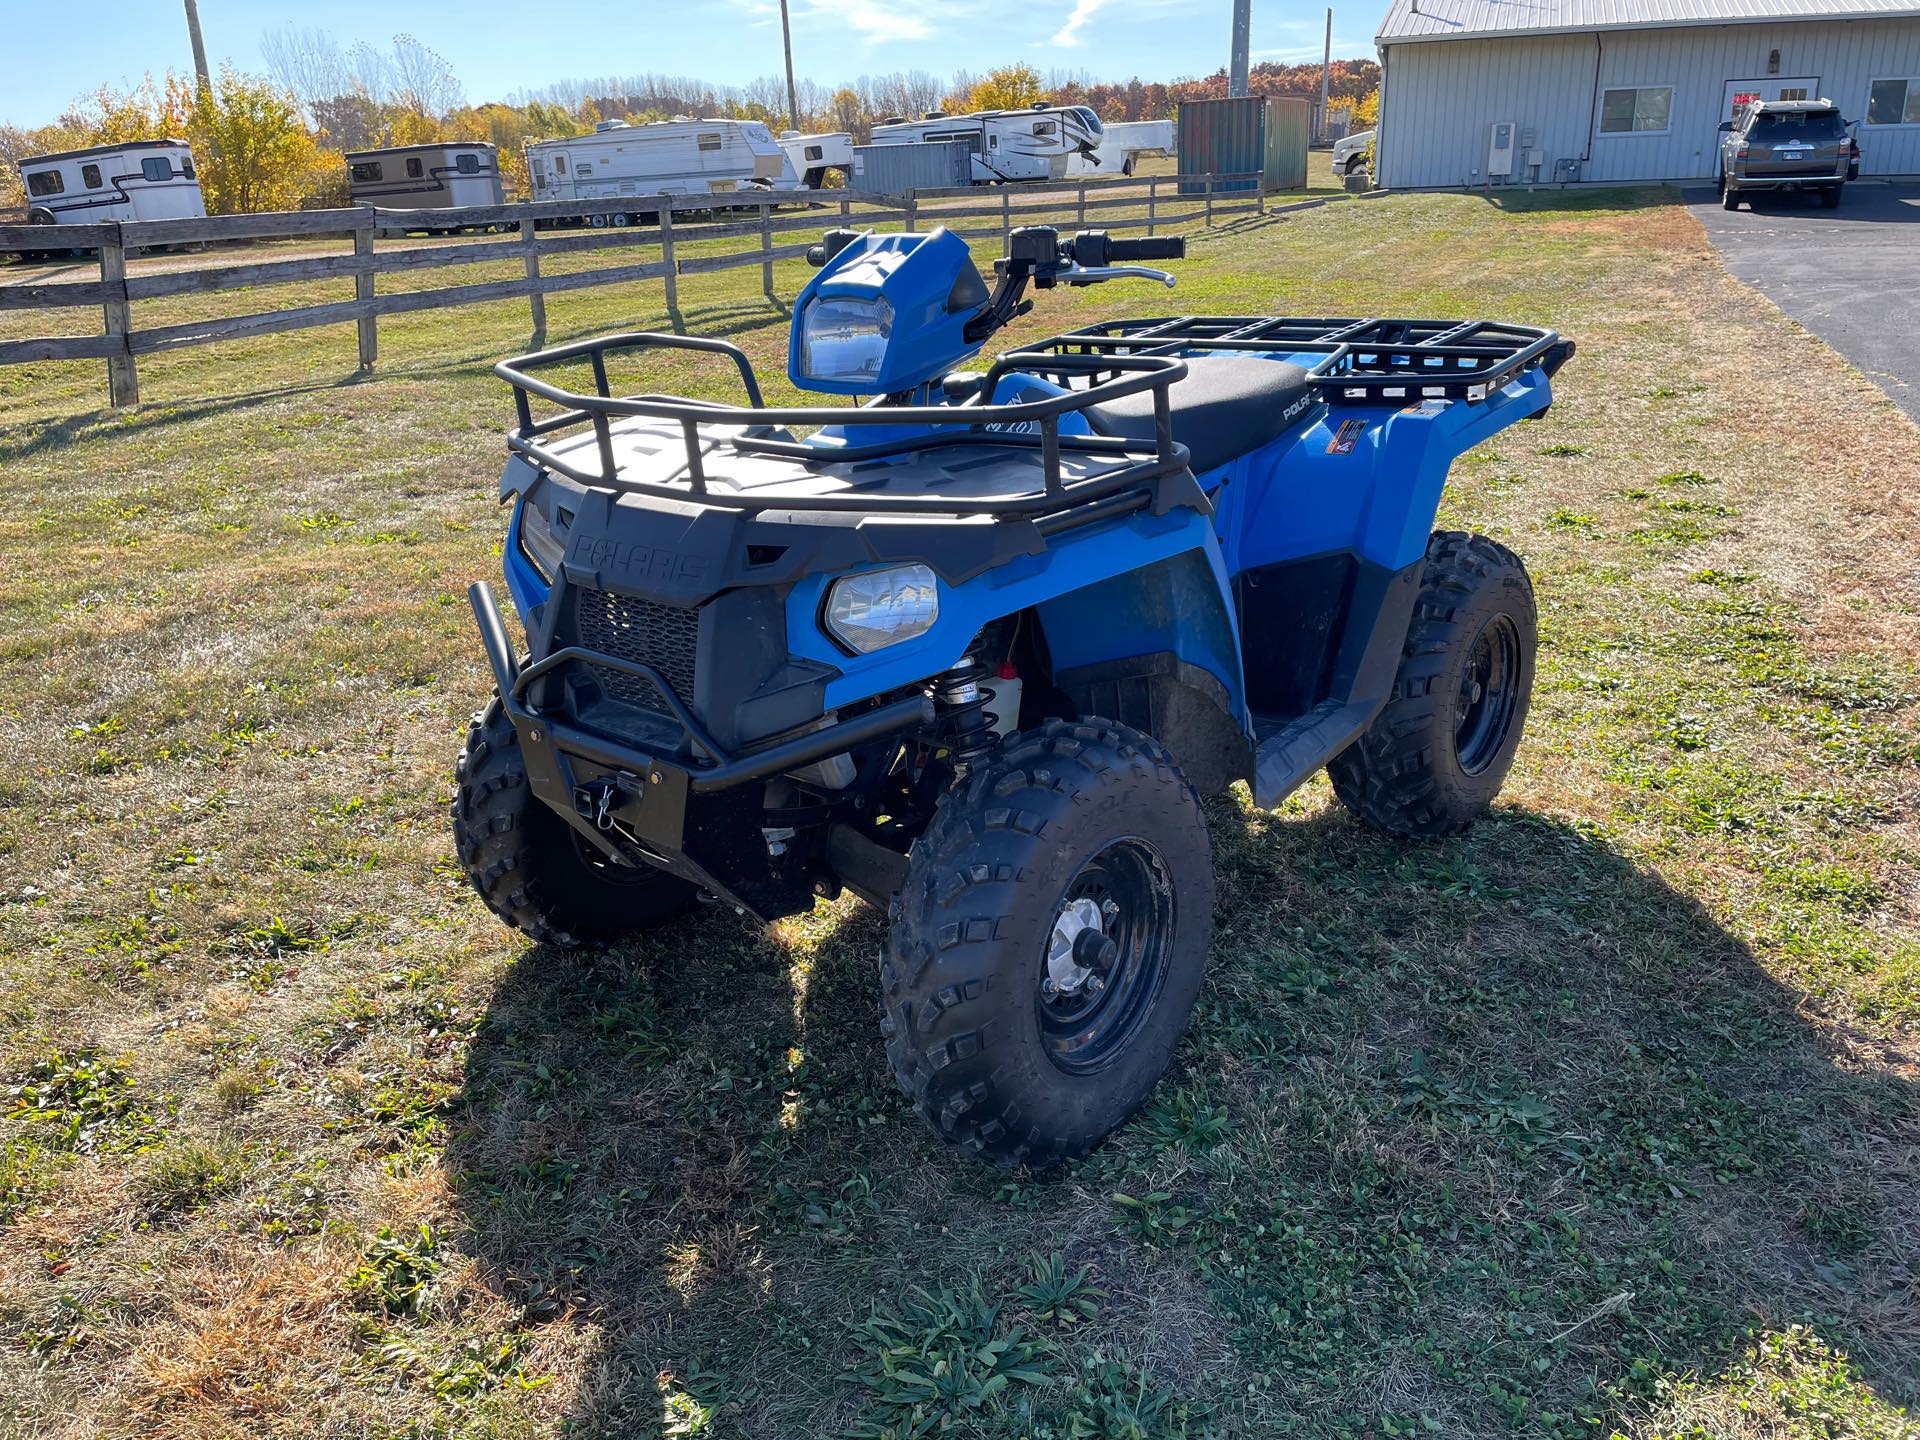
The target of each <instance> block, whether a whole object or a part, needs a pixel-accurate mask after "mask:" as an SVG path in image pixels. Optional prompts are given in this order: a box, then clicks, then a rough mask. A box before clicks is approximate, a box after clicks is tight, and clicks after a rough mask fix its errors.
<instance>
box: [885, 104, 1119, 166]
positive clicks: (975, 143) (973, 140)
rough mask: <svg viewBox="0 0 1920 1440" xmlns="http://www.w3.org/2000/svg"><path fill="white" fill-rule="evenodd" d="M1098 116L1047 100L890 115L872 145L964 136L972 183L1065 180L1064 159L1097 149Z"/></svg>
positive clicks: (1099, 130) (1100, 129)
mask: <svg viewBox="0 0 1920 1440" xmlns="http://www.w3.org/2000/svg"><path fill="white" fill-rule="evenodd" d="M1103 128H1104V127H1102V125H1101V124H1100V117H1099V116H1098V115H1096V114H1094V112H1093V111H1092V109H1090V108H1089V107H1088V106H1085V105H1049V104H1047V103H1046V102H1045V101H1040V102H1038V103H1036V104H1035V105H1033V106H1031V107H1030V108H1028V109H1025V110H979V111H975V112H974V113H973V114H971V115H942V114H940V113H938V112H935V113H933V114H930V115H928V116H926V117H925V118H924V119H921V120H892V121H888V122H887V123H885V124H882V125H876V126H874V127H873V143H874V144H876V145H916V144H924V143H926V142H928V141H950V140H964V141H967V142H968V143H969V144H971V145H972V147H973V183H974V184H976V185H992V184H996V183H998V182H1001V181H1008V180H1064V179H1065V178H1066V177H1067V175H1068V174H1069V173H1070V172H1069V170H1068V164H1069V162H1070V161H1071V159H1072V158H1073V157H1074V156H1075V155H1078V156H1080V157H1081V158H1082V159H1086V158H1089V157H1091V156H1093V155H1095V154H1096V153H1098V150H1099V146H1100V138H1101V134H1102V131H1103Z"/></svg>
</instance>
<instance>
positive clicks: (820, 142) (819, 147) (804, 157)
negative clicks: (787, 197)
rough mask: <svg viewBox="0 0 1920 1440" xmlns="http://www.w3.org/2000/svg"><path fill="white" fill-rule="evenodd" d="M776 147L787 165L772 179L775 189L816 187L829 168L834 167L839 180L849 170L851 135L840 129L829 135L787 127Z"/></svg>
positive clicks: (825, 180) (822, 182) (819, 185)
mask: <svg viewBox="0 0 1920 1440" xmlns="http://www.w3.org/2000/svg"><path fill="white" fill-rule="evenodd" d="M780 149H781V151H782V153H784V154H785V155H786V157H787V168H786V170H785V171H783V172H782V173H781V176H780V179H779V180H777V181H775V182H774V187H773V188H774V189H776V190H818V189H819V188H820V187H821V186H822V185H825V184H826V183H827V172H828V171H829V170H838V171H839V172H840V175H841V178H842V179H843V180H844V179H845V178H846V177H848V176H850V175H851V174H852V173H853V136H851V135H849V134H848V133H847V132H846V131H844V130H837V131H835V132H834V133H832V134H830V135H802V134H801V133H800V132H799V131H798V130H789V131H787V132H786V133H785V134H783V135H782V136H781V137H780Z"/></svg>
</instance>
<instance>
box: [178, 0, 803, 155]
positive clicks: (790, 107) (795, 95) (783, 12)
mask: <svg viewBox="0 0 1920 1440" xmlns="http://www.w3.org/2000/svg"><path fill="white" fill-rule="evenodd" d="M189 3H191V0H189ZM780 44H781V46H782V48H784V49H785V50H786V52H787V124H788V126H790V127H791V128H792V129H795V130H798V129H799V128H800V94H799V92H798V91H797V90H795V89H794V88H793V29H792V27H791V26H790V25H789V24H788V23H787V0H780Z"/></svg>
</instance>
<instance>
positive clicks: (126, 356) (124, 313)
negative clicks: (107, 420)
mask: <svg viewBox="0 0 1920 1440" xmlns="http://www.w3.org/2000/svg"><path fill="white" fill-rule="evenodd" d="M100 283H101V284H102V285H103V286H105V287H106V298H105V300H104V301H103V302H102V303H101V306H100V313H101V320H102V323H103V325H104V326H105V329H106V334H107V338H108V339H109V340H118V341H119V342H120V344H119V348H118V349H117V351H116V352H115V353H114V354H111V355H109V356H107V399H108V402H109V403H110V404H111V405H112V406H113V408H114V409H116V410H119V409H122V408H123V407H125V406H128V405H138V404H139V403H140V376H139V372H138V371H136V370H135V369H134V364H133V351H132V350H130V349H129V348H128V347H127V332H128V331H129V330H131V329H132V328H133V325H132V322H131V320H130V318H129V315H128V306H127V247H126V242H125V241H124V240H123V239H122V238H121V230H120V226H119V225H118V223H116V224H115V225H114V226H113V230H112V232H111V233H110V234H109V236H108V238H107V239H105V240H103V241H101V242H100Z"/></svg>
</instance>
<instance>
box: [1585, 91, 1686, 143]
mask: <svg viewBox="0 0 1920 1440" xmlns="http://www.w3.org/2000/svg"><path fill="white" fill-rule="evenodd" d="M1672 114H1673V87H1672V86H1671V85H1649V86H1646V87H1643V88H1640V89H1632V90H1608V91H1605V92H1604V93H1602V95H1601V96H1600V133H1601V134H1602V135H1663V134H1665V133H1666V131H1667V128H1668V124H1669V121H1670V118H1671V116H1672Z"/></svg>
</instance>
